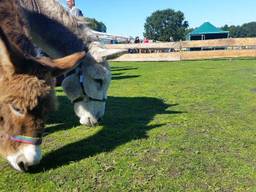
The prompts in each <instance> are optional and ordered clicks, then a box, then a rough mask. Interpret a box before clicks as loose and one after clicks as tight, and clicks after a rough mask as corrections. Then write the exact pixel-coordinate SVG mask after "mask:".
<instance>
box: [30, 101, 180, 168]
mask: <svg viewBox="0 0 256 192" xmlns="http://www.w3.org/2000/svg"><path fill="white" fill-rule="evenodd" d="M60 101H63V98H62V97H61V98H60ZM64 101H65V99H64ZM64 104H65V103H64ZM176 105H177V104H173V105H167V104H165V103H164V102H163V101H162V100H160V99H157V98H152V97H109V100H108V103H107V107H106V109H107V110H108V111H107V112H106V114H105V117H104V119H105V120H104V121H103V124H104V127H103V128H102V130H101V131H99V132H98V133H96V134H95V135H93V136H90V137H88V138H84V139H81V140H79V141H77V142H75V143H71V144H68V145H66V146H64V147H62V148H59V149H57V150H55V151H52V152H50V153H48V154H47V155H45V157H44V158H43V159H42V162H41V164H40V165H38V166H37V167H34V168H32V170H31V173H37V172H41V171H43V170H49V169H55V168H58V167H60V166H63V165H67V164H69V163H70V162H74V161H80V160H82V159H85V158H87V157H90V156H94V155H97V154H99V153H101V152H108V151H112V150H114V149H115V148H116V147H118V146H120V145H122V144H125V143H128V142H130V141H132V140H137V139H143V138H147V131H149V130H151V129H154V128H157V127H160V126H162V125H163V124H157V125H148V124H149V123H150V121H151V120H153V118H154V117H155V116H156V115H158V114H172V115H175V114H180V113H182V112H180V111H171V110H170V109H169V108H170V107H172V106H176ZM67 110H70V108H67V109H65V111H67ZM67 113H69V114H73V110H70V111H67ZM63 115H64V114H63ZM55 117H56V118H57V119H55V120H56V121H57V122H58V121H63V119H62V115H57V116H55ZM58 118H60V119H58ZM73 123H76V121H74V122H73ZM67 125H68V126H69V125H70V119H68V122H67ZM68 126H66V127H68ZM55 130H57V129H55Z"/></svg>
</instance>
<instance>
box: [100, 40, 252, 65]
mask: <svg viewBox="0 0 256 192" xmlns="http://www.w3.org/2000/svg"><path fill="white" fill-rule="evenodd" d="M105 46H106V48H108V49H127V54H123V55H121V56H119V57H118V58H116V59H113V61H180V60H201V59H215V58H236V57H256V38H229V39H217V40H204V41H180V42H170V43H141V44H114V45H105ZM134 50H135V51H134ZM128 51H130V52H136V53H128Z"/></svg>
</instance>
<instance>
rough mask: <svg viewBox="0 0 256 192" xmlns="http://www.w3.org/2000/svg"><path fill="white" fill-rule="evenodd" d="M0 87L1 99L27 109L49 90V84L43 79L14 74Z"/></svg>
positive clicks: (33, 105) (31, 107)
mask: <svg viewBox="0 0 256 192" xmlns="http://www.w3.org/2000/svg"><path fill="white" fill-rule="evenodd" d="M3 84H4V83H3ZM0 89H1V95H2V96H1V98H2V100H3V101H5V102H7V103H13V104H16V105H17V106H20V107H23V108H24V107H26V108H29V109H33V108H34V107H35V106H37V105H38V101H39V98H42V97H44V96H46V95H47V94H48V93H49V92H50V86H49V85H47V83H46V82H45V81H44V80H39V79H38V78H37V77H33V76H28V75H17V76H14V77H13V78H11V79H9V80H8V81H6V83H5V85H3V86H1V88H0Z"/></svg>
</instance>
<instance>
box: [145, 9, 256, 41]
mask: <svg viewBox="0 0 256 192" xmlns="http://www.w3.org/2000/svg"><path fill="white" fill-rule="evenodd" d="M221 29H223V30H224V31H229V32H230V37H234V38H236V37H256V22H250V23H245V24H243V25H241V26H234V25H231V26H228V25H225V26H223V27H221ZM144 30H145V32H144V37H146V38H148V39H152V40H155V41H179V40H184V39H185V38H186V35H187V34H188V33H190V32H191V31H193V28H189V24H188V21H186V20H185V16H184V13H182V12H181V11H175V10H173V9H165V10H158V11H155V12H154V13H152V15H151V16H149V17H147V19H146V22H145V24H144Z"/></svg>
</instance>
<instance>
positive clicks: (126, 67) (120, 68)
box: [111, 66, 138, 72]
mask: <svg viewBox="0 0 256 192" xmlns="http://www.w3.org/2000/svg"><path fill="white" fill-rule="evenodd" d="M135 69H138V67H129V66H123V67H113V66H112V67H111V71H112V72H116V71H129V70H135Z"/></svg>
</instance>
